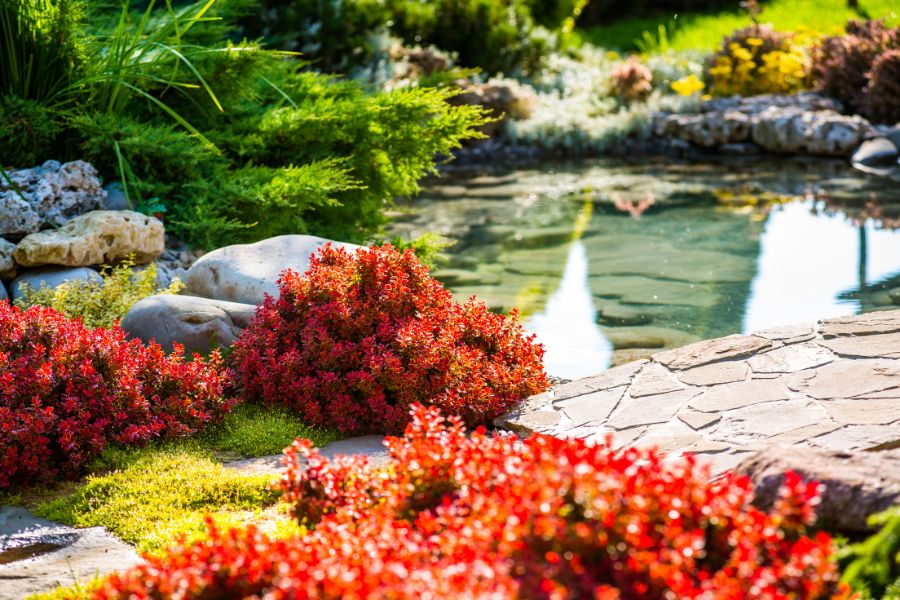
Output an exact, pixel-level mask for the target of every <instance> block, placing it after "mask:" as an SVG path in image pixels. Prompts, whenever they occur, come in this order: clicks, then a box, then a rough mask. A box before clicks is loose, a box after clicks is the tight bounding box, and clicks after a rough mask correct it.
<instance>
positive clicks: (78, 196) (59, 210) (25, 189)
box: [0, 160, 106, 233]
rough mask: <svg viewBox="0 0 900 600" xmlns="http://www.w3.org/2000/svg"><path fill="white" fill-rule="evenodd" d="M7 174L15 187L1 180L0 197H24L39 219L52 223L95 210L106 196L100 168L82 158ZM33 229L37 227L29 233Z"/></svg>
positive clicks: (59, 223) (48, 163)
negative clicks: (101, 182)
mask: <svg viewBox="0 0 900 600" xmlns="http://www.w3.org/2000/svg"><path fill="white" fill-rule="evenodd" d="M7 175H8V176H9V179H10V180H11V181H12V183H13V184H14V186H15V187H14V188H11V187H10V186H9V183H7V182H6V181H5V180H0V197H3V196H5V197H18V198H19V199H20V200H21V199H22V198H24V199H25V201H27V203H28V204H29V205H30V207H31V209H32V211H33V212H34V213H36V214H37V215H38V217H39V219H40V221H41V222H46V223H50V224H51V225H62V224H63V223H65V222H66V221H68V220H69V219H71V218H72V217H75V216H78V215H80V214H83V213H86V212H88V211H91V210H96V209H98V208H100V207H101V205H102V203H103V201H104V200H105V199H106V191H105V190H104V189H103V187H102V186H101V185H100V177H99V175H98V174H97V169H95V168H94V167H93V165H91V164H90V163H87V162H84V161H83V160H76V161H72V162H68V163H65V164H63V165H61V164H59V162H57V161H55V160H48V161H47V162H45V163H44V164H43V165H41V166H40V167H34V168H33V169H22V170H19V171H10V172H8V174H7ZM39 226H40V224H39ZM33 231H37V229H31V230H30V231H27V232H26V233H31V232H33ZM0 233H2V232H0Z"/></svg>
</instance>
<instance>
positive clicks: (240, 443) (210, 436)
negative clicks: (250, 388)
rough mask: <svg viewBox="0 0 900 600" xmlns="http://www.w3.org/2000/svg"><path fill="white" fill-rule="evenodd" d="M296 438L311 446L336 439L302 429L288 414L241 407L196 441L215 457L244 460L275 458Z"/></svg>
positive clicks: (333, 435) (331, 434)
mask: <svg viewBox="0 0 900 600" xmlns="http://www.w3.org/2000/svg"><path fill="white" fill-rule="evenodd" d="M298 437H300V438H305V439H309V440H312V442H313V444H314V445H315V446H324V445H326V444H330V443H331V442H333V441H335V440H337V439H339V436H338V434H337V432H334V431H330V430H327V429H321V428H316V427H310V426H308V425H305V424H304V423H303V422H302V421H300V419H298V418H297V417H296V415H294V414H293V413H291V412H290V411H287V410H281V409H278V408H272V407H266V408H263V407H261V406H258V405H255V404H241V405H239V406H237V407H236V408H235V409H234V411H233V412H231V413H230V414H228V415H226V416H225V418H224V419H223V420H222V423H221V424H219V425H217V426H215V427H213V428H210V429H209V430H207V431H206V432H204V433H203V434H202V435H201V436H200V438H199V440H198V441H199V443H200V444H202V446H203V447H204V448H207V449H209V450H212V451H214V452H216V453H217V454H218V453H223V454H229V455H237V456H240V457H242V458H244V457H255V456H266V455H268V454H278V453H279V452H281V451H282V450H283V449H285V448H287V447H288V446H290V445H291V443H292V442H293V441H294V440H295V439H297V438H298Z"/></svg>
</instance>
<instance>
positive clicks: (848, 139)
mask: <svg viewBox="0 0 900 600" xmlns="http://www.w3.org/2000/svg"><path fill="white" fill-rule="evenodd" d="M872 131H873V128H872V125H871V124H870V123H869V122H868V121H866V120H865V119H863V118H862V117H860V116H858V115H853V116H847V115H842V114H839V113H837V112H834V111H831V110H822V111H814V112H812V111H803V110H799V109H796V108H779V107H775V106H773V107H770V108H767V109H766V110H764V111H762V112H761V113H759V114H758V115H756V117H755V118H754V123H753V134H752V135H753V141H754V142H756V144H758V145H759V146H762V147H763V148H765V149H766V150H769V151H770V152H775V153H778V154H816V155H820V156H848V157H849V156H850V155H851V154H853V151H854V150H856V148H857V147H858V146H859V145H860V144H861V143H862V142H863V140H865V139H866V138H867V137H868V136H869V135H870V134H871V133H872Z"/></svg>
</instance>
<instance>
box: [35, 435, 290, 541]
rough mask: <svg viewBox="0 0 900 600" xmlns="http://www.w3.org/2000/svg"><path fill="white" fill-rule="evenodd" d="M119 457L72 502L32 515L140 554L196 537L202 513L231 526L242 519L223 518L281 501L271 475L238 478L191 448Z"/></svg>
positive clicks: (58, 501)
mask: <svg viewBox="0 0 900 600" xmlns="http://www.w3.org/2000/svg"><path fill="white" fill-rule="evenodd" d="M118 452H119V453H120V454H119V455H118V456H115V457H112V458H108V460H111V461H112V462H114V463H117V465H118V469H117V470H115V471H112V472H110V473H108V474H105V475H98V476H91V477H88V479H87V481H86V482H85V483H84V484H83V485H81V486H79V488H78V489H77V490H76V491H75V492H74V493H73V494H72V495H70V496H67V497H63V498H57V499H55V500H50V501H48V502H45V503H43V504H41V505H39V506H38V507H37V508H36V509H35V513H36V514H38V515H40V516H43V517H45V518H48V519H51V520H53V521H58V522H61V523H66V524H68V525H72V526H74V527H97V526H104V527H106V528H107V529H109V530H110V531H111V532H112V533H113V534H114V535H116V536H117V537H119V538H121V539H123V540H125V541H126V542H130V543H132V544H135V545H136V546H137V548H138V550H139V551H153V550H159V549H162V548H164V547H165V546H167V545H168V544H170V543H171V542H172V540H173V539H174V537H175V536H176V535H177V534H180V533H183V534H187V535H189V536H191V535H193V536H197V535H200V534H201V533H202V532H203V531H205V529H206V528H205V526H204V515H205V514H206V513H216V512H218V513H220V516H221V520H223V521H224V522H231V523H234V522H238V521H239V520H240V515H231V518H229V514H228V513H240V512H241V511H250V512H251V513H252V512H255V511H259V510H260V509H261V508H265V507H267V506H271V505H273V504H275V502H277V500H278V497H279V494H278V493H277V492H275V491H273V490H271V489H269V487H268V483H269V480H270V477H269V476H266V475H244V474H241V473H239V472H237V471H234V470H232V469H229V468H228V467H225V466H223V465H221V464H219V463H218V462H216V461H215V460H213V459H212V457H211V455H210V454H209V453H208V452H206V451H204V450H201V449H199V448H197V447H192V446H191V445H190V444H181V445H177V446H172V447H169V448H162V449H158V448H157V449H149V450H142V451H124V450H119V451H118ZM108 455H109V453H108Z"/></svg>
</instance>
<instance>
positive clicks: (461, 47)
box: [241, 0, 585, 73]
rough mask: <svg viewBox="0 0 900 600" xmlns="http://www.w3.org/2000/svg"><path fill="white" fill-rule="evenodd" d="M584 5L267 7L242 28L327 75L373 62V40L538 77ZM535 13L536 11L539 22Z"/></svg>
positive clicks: (577, 0)
mask: <svg viewBox="0 0 900 600" xmlns="http://www.w3.org/2000/svg"><path fill="white" fill-rule="evenodd" d="M584 3H585V0H563V1H561V2H559V1H557V0H432V1H429V2H422V1H419V0H264V1H263V2H259V3H258V5H257V9H256V11H254V12H252V13H250V14H248V15H247V16H246V17H244V18H243V19H242V20H241V24H242V33H243V34H244V35H247V36H250V37H260V36H262V37H264V38H265V40H266V43H267V44H268V45H269V46H270V47H275V48H281V49H287V50H297V51H301V52H303V54H304V56H306V57H308V58H309V59H310V60H312V61H313V63H314V64H315V66H316V67H317V68H320V69H322V70H323V71H327V72H347V71H348V70H350V68H351V67H356V66H361V65H364V64H365V63H366V62H367V60H368V59H369V58H370V57H371V56H372V54H373V52H374V50H375V48H374V45H375V44H374V37H373V36H374V35H375V34H378V33H386V34H390V35H393V36H397V37H400V38H402V39H403V40H404V41H405V42H406V43H407V44H410V45H434V46H437V47H438V48H440V49H442V50H447V51H450V52H453V53H455V54H457V55H458V57H459V63H460V64H461V65H463V66H466V67H479V68H482V69H484V70H485V71H488V72H491V73H494V72H498V71H503V72H512V71H518V70H524V71H529V70H534V69H535V68H536V67H537V66H538V63H539V61H540V59H541V57H542V56H543V55H544V54H545V53H546V51H547V50H548V49H549V48H550V47H551V46H552V45H553V43H552V42H553V40H552V39H550V38H551V36H549V35H548V31H547V30H546V29H544V28H543V27H541V26H536V22H537V23H539V24H540V25H543V26H544V27H547V28H550V29H554V30H560V29H561V30H564V29H565V28H567V27H569V28H570V27H571V26H572V24H573V21H572V17H573V15H575V14H576V13H577V12H578V10H579V9H580V7H581V6H582V5H583V4H584ZM532 11H535V13H534V15H533V14H532Z"/></svg>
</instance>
